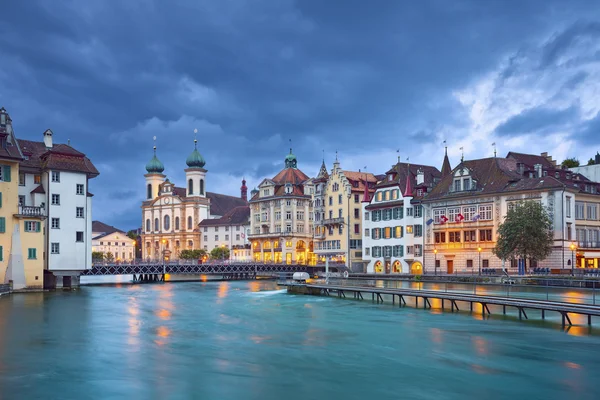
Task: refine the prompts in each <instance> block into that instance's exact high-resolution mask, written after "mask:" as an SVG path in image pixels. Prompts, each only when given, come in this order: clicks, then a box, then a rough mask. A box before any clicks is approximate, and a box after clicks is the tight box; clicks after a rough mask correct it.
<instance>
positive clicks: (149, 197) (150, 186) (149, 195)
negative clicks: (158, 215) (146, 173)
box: [146, 184, 152, 199]
mask: <svg viewBox="0 0 600 400" xmlns="http://www.w3.org/2000/svg"><path fill="white" fill-rule="evenodd" d="M146 197H147V198H148V199H151V198H152V185H151V184H148V187H147V189H146Z"/></svg>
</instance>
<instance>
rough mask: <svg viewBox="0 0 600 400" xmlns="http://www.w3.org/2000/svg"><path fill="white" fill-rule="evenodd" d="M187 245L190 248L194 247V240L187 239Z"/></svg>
mask: <svg viewBox="0 0 600 400" xmlns="http://www.w3.org/2000/svg"><path fill="white" fill-rule="evenodd" d="M188 247H189V248H190V249H193V248H194V241H193V240H189V241H188Z"/></svg>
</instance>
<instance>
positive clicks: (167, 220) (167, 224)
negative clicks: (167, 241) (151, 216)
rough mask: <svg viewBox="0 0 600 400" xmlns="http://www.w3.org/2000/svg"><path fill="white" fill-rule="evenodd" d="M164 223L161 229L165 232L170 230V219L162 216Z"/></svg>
mask: <svg viewBox="0 0 600 400" xmlns="http://www.w3.org/2000/svg"><path fill="white" fill-rule="evenodd" d="M163 219H164V221H163V229H164V230H165V231H168V230H169V229H171V217H170V216H168V215H165V216H164V218H163Z"/></svg>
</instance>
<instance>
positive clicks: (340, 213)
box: [338, 208, 343, 218]
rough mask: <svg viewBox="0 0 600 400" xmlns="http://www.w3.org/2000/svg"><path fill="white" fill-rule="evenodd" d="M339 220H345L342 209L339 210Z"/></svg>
mask: <svg viewBox="0 0 600 400" xmlns="http://www.w3.org/2000/svg"><path fill="white" fill-rule="evenodd" d="M338 218H343V215H342V209H341V208H340V209H339V210H338Z"/></svg>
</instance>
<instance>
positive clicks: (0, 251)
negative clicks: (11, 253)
mask: <svg viewBox="0 0 600 400" xmlns="http://www.w3.org/2000/svg"><path fill="white" fill-rule="evenodd" d="M0 261H4V247H2V246H0Z"/></svg>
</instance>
